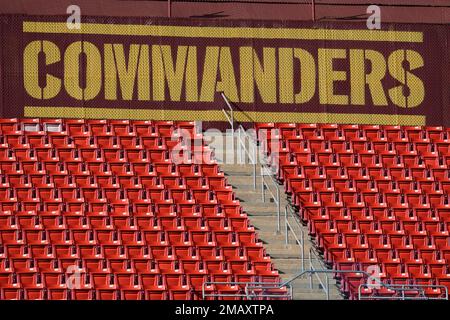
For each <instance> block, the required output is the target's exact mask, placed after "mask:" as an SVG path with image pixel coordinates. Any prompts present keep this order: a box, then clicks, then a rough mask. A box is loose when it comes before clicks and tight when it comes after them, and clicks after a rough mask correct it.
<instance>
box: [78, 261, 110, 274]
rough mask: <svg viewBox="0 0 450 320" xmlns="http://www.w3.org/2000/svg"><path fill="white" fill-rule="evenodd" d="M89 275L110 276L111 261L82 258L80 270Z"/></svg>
mask: <svg viewBox="0 0 450 320" xmlns="http://www.w3.org/2000/svg"><path fill="white" fill-rule="evenodd" d="M80 269H83V270H86V271H87V272H89V273H105V274H110V273H111V272H112V268H111V260H107V259H102V258H97V257H90V258H83V260H82V265H81V268H80Z"/></svg>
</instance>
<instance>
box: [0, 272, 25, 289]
mask: <svg viewBox="0 0 450 320" xmlns="http://www.w3.org/2000/svg"><path fill="white" fill-rule="evenodd" d="M21 287H22V285H21V283H20V278H19V275H18V274H17V273H15V272H2V273H0V288H2V289H6V288H8V289H14V288H17V289H18V288H21Z"/></svg>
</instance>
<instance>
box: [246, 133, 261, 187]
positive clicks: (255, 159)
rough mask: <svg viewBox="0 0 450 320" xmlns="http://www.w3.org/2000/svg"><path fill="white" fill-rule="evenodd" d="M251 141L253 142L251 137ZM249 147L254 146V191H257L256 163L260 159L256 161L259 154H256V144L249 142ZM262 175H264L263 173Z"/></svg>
mask: <svg viewBox="0 0 450 320" xmlns="http://www.w3.org/2000/svg"><path fill="white" fill-rule="evenodd" d="M249 139H250V140H251V137H250V136H249ZM249 145H253V147H252V149H253V189H255V190H256V163H257V162H258V159H256V156H257V152H256V148H257V145H256V142H253V143H252V141H249ZM261 174H262V173H261Z"/></svg>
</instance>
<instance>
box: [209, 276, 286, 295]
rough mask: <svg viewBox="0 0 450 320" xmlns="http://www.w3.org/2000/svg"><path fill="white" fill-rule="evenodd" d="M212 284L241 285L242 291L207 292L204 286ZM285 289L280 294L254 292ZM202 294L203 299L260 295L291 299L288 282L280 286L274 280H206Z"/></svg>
mask: <svg viewBox="0 0 450 320" xmlns="http://www.w3.org/2000/svg"><path fill="white" fill-rule="evenodd" d="M212 285H229V286H243V288H241V290H240V292H243V293H235V294H227V293H207V292H206V287H208V286H212ZM283 288H286V289H287V294H284V293H283V294H280V293H275V294H271V293H268V292H266V293H264V292H263V293H260V294H259V295H257V294H256V293H255V291H256V290H258V291H259V290H263V291H264V290H270V289H283ZM202 296H203V299H205V298H206V297H242V298H247V299H249V300H250V299H251V298H253V297H260V298H288V299H292V296H293V293H292V286H291V285H290V284H287V285H284V286H281V285H280V283H276V282H243V281H231V282H221V281H206V282H204V283H202Z"/></svg>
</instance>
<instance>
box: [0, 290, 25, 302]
mask: <svg viewBox="0 0 450 320" xmlns="http://www.w3.org/2000/svg"><path fill="white" fill-rule="evenodd" d="M0 299H1V300H25V299H26V295H25V290H24V289H19V288H0Z"/></svg>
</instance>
